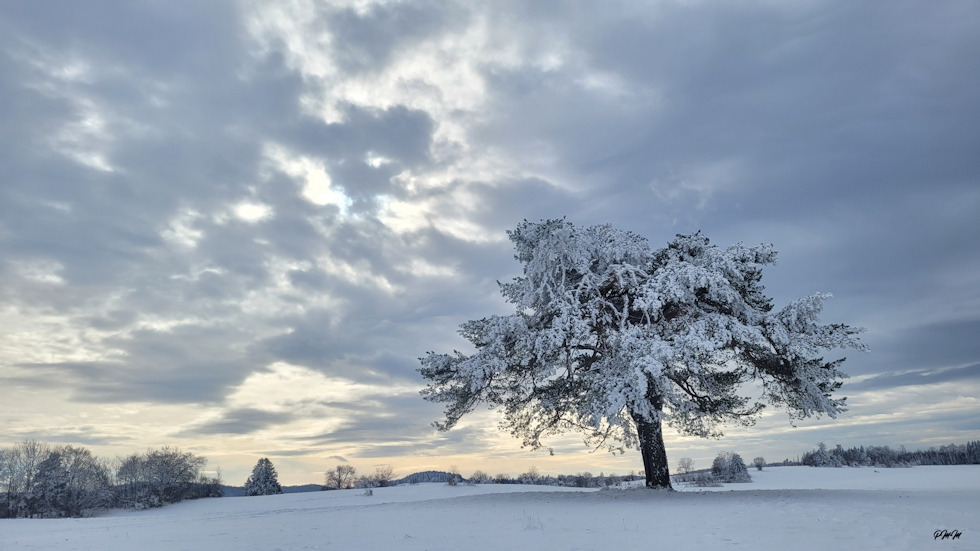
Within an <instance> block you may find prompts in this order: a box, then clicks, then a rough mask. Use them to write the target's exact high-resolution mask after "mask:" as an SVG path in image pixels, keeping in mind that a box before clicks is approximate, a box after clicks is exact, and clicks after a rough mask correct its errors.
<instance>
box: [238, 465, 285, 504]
mask: <svg viewBox="0 0 980 551" xmlns="http://www.w3.org/2000/svg"><path fill="white" fill-rule="evenodd" d="M281 493H282V486H280V485H279V475H278V474H277V473H276V468H275V467H274V466H273V465H272V461H269V458H268V457H263V458H262V459H259V462H258V463H256V464H255V467H253V468H252V474H251V476H249V477H248V480H246V481H245V485H244V486H242V495H246V496H268V495H273V494H281Z"/></svg>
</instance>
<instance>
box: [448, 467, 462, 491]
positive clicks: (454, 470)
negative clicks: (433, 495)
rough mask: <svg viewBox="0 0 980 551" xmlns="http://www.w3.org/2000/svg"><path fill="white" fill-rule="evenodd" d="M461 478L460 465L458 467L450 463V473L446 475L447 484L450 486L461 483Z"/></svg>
mask: <svg viewBox="0 0 980 551" xmlns="http://www.w3.org/2000/svg"><path fill="white" fill-rule="evenodd" d="M459 479H460V476H459V467H457V466H456V465H450V466H449V474H448V475H447V476H446V484H449V485H450V486H455V485H456V484H458V483H459Z"/></svg>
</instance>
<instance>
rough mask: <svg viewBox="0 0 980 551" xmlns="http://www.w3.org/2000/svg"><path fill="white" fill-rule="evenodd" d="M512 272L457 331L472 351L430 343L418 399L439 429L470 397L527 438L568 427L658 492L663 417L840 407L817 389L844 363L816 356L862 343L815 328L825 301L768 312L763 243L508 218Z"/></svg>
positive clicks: (829, 388) (701, 418) (829, 385)
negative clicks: (657, 245)
mask: <svg viewBox="0 0 980 551" xmlns="http://www.w3.org/2000/svg"><path fill="white" fill-rule="evenodd" d="M508 234H509V236H510V239H511V241H513V243H514V246H515V248H516V249H517V255H516V258H517V260H518V261H519V262H521V263H522V264H523V266H524V275H523V276H522V277H518V278H515V279H514V281H513V282H512V283H503V284H500V287H501V292H502V294H503V295H504V298H505V299H506V300H507V301H508V302H510V303H511V304H513V306H514V309H515V312H514V313H513V314H510V315H507V316H491V317H488V318H484V319H480V320H473V321H469V322H466V323H464V324H463V325H462V326H461V330H460V334H461V335H462V336H463V337H465V338H466V339H467V340H469V341H470V342H471V343H472V344H473V345H474V347H475V348H476V352H475V353H474V354H472V355H464V354H462V353H459V352H455V353H454V354H437V353H435V352H429V353H428V354H427V356H426V357H424V358H422V359H421V361H422V366H421V368H420V369H419V371H420V373H421V374H422V376H423V377H425V378H426V379H428V381H429V384H428V386H427V388H425V389H424V390H423V391H422V395H423V397H424V398H425V399H427V400H430V401H434V402H442V403H445V404H446V410H445V415H446V419H445V421H444V422H440V423H436V426H437V427H438V428H440V429H441V430H449V429H450V428H452V427H453V426H454V425H455V424H456V423H457V422H458V421H459V420H460V418H462V416H464V415H466V414H467V413H469V412H471V411H473V409H474V408H476V406H477V405H479V404H481V403H483V404H487V405H489V406H490V407H491V408H494V407H500V408H501V409H502V410H503V414H504V423H503V425H504V426H505V427H507V428H508V429H509V430H510V432H511V433H512V434H513V435H514V436H516V437H518V438H521V439H522V440H523V443H524V445H526V446H530V447H532V448H539V447H542V446H543V445H544V444H543V443H542V438H544V437H547V436H550V435H554V434H558V433H561V432H564V431H567V430H580V431H582V432H584V434H585V437H586V443H588V444H590V445H593V446H596V447H598V446H603V445H604V446H606V447H608V448H610V449H612V450H621V449H623V448H624V447H635V448H638V449H639V450H640V455H641V457H642V459H643V468H644V471H645V473H646V484H647V486H648V487H663V488H669V487H670V476H669V471H668V465H667V455H666V450H665V449H664V441H663V433H662V426H661V425H662V423H664V422H666V423H667V424H668V425H669V426H672V427H674V428H675V429H677V430H678V431H679V432H681V433H683V434H688V435H695V436H702V437H717V436H720V435H721V430H720V428H719V427H720V426H721V425H722V424H723V423H726V422H734V423H738V424H742V425H751V424H753V423H754V420H755V418H756V416H757V415H758V413H759V412H760V411H761V410H762V408H763V407H764V404H763V403H760V402H755V403H753V402H752V401H751V400H750V398H748V397H745V396H741V395H740V394H739V393H738V391H739V389H740V388H741V387H743V386H746V385H751V384H752V383H758V384H759V385H760V386H761V390H762V398H763V401H766V402H769V403H771V404H773V405H776V406H782V407H784V408H786V409H787V410H789V412H790V415H791V417H796V418H805V417H810V416H813V415H820V414H827V415H829V416H831V417H835V416H836V415H837V414H838V413H840V412H842V411H845V408H844V399H843V398H834V397H833V395H832V393H833V392H834V391H835V390H837V389H838V388H839V387H840V386H841V380H842V379H843V378H844V377H846V375H845V374H844V373H842V372H841V371H839V370H838V368H839V367H840V365H841V364H842V363H843V361H844V360H843V359H839V360H833V361H824V360H823V358H821V357H820V356H819V354H820V352H822V351H824V350H831V349H834V348H848V347H852V348H858V349H864V348H865V346H864V345H863V344H862V343H861V342H860V341H859V339H858V338H857V334H858V333H860V332H861V331H862V330H861V329H858V328H852V327H849V326H847V325H843V324H832V325H821V324H820V322H819V319H818V316H819V314H820V312H821V310H822V307H823V301H824V300H826V299H827V298H828V297H829V296H830V295H826V294H815V295H812V296H809V297H806V298H802V299H799V300H796V301H793V302H791V303H790V304H789V305H787V306H786V307H784V308H782V309H781V310H775V309H774V308H773V303H772V299H770V298H768V297H766V296H765V295H764V294H763V289H764V288H763V286H762V285H761V283H760V281H761V279H762V269H763V267H764V266H766V265H770V264H774V263H775V262H776V252H775V251H774V250H773V249H772V246H770V245H759V246H757V247H746V246H743V245H742V244H737V245H732V246H730V247H727V248H719V247H717V246H714V245H710V244H709V242H708V239H707V238H706V237H704V236H703V235H701V233H700V232H698V233H694V234H691V235H678V236H677V238H676V239H674V240H673V241H672V242H670V243H669V244H668V245H667V246H666V247H664V248H661V249H657V250H651V248H650V246H649V244H648V243H647V241H646V240H645V239H643V238H642V237H640V236H638V235H635V234H633V233H630V232H625V231H620V230H616V229H614V228H612V227H611V226H608V225H606V226H593V227H588V228H578V227H575V226H574V225H572V224H571V223H568V222H566V221H565V220H549V221H545V222H542V223H539V224H535V223H530V222H527V221H525V222H523V223H521V224H519V225H518V227H517V228H516V229H515V230H514V231H511V232H508Z"/></svg>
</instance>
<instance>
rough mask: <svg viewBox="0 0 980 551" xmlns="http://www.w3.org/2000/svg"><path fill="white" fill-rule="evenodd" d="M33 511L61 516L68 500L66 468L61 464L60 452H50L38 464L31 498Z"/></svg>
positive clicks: (45, 514)
mask: <svg viewBox="0 0 980 551" xmlns="http://www.w3.org/2000/svg"><path fill="white" fill-rule="evenodd" d="M30 499H32V500H33V504H32V505H34V507H32V508H33V509H34V510H35V511H37V512H38V513H40V514H41V516H61V515H62V513H63V512H64V510H65V508H66V505H67V502H68V470H67V469H65V467H64V465H63V464H62V457H61V453H60V452H58V451H53V452H51V453H50V454H49V455H48V456H47V457H46V458H45V459H44V461H42V462H41V464H40V465H38V468H37V477H36V478H35V479H34V492H33V495H32V496H31V498H30Z"/></svg>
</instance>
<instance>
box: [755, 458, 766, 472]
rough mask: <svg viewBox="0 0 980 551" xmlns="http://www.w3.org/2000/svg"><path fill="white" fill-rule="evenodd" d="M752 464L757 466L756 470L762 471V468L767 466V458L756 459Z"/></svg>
mask: <svg viewBox="0 0 980 551" xmlns="http://www.w3.org/2000/svg"><path fill="white" fill-rule="evenodd" d="M752 464H753V465H755V468H756V470H758V471H761V470H762V468H763V467H765V466H766V458H765V457H756V458H755V459H753V460H752Z"/></svg>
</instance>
